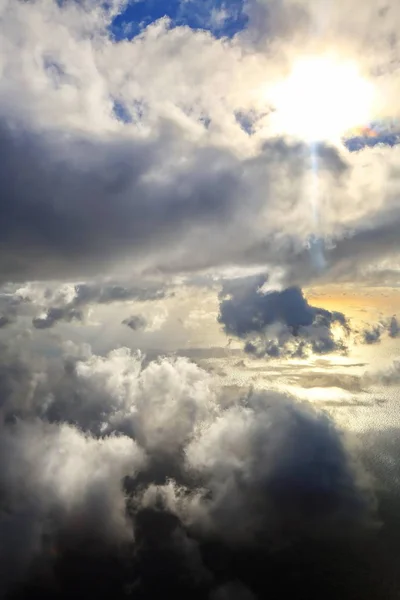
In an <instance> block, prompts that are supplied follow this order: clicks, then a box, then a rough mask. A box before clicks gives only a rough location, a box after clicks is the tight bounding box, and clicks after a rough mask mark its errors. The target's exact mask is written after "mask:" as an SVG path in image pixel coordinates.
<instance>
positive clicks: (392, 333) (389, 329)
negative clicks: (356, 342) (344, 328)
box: [360, 315, 400, 344]
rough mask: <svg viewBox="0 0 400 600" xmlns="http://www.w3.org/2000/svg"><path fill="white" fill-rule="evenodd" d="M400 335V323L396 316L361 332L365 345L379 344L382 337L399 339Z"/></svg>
mask: <svg viewBox="0 0 400 600" xmlns="http://www.w3.org/2000/svg"><path fill="white" fill-rule="evenodd" d="M399 333H400V328H399V323H398V320H397V317H396V315H393V317H391V318H388V319H383V320H381V321H380V323H378V324H377V325H373V326H372V327H367V328H366V329H364V330H363V331H361V334H360V337H361V342H362V343H364V344H378V343H380V341H381V339H382V336H388V337H391V338H397V337H398V335H399Z"/></svg>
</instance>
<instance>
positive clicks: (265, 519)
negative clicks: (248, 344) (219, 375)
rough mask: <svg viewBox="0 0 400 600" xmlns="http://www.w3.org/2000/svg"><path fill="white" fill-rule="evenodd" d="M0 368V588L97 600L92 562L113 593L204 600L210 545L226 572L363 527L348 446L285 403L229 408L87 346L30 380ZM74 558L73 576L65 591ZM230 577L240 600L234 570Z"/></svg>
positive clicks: (31, 372) (213, 387)
mask: <svg viewBox="0 0 400 600" xmlns="http://www.w3.org/2000/svg"><path fill="white" fill-rule="evenodd" d="M5 352H6V349H3V355H4V357H3V363H5V361H6V355H5V354H4V353H5ZM8 361H9V364H8V367H7V368H6V369H4V372H3V373H2V377H1V380H2V387H3V393H2V398H3V401H2V407H1V415H2V425H1V431H0V447H1V456H2V458H1V461H0V489H1V494H2V496H1V498H2V508H1V513H0V529H1V532H2V535H1V542H0V544H1V551H0V555H1V560H2V564H3V565H7V572H9V573H10V578H9V580H7V579H6V580H4V581H3V589H4V586H5V587H6V588H8V589H14V585H15V584H16V583H17V582H21V581H22V582H25V583H24V584H23V585H25V584H26V585H28V586H29V585H30V584H31V583H32V584H33V582H34V581H37V582H38V583H37V585H39V586H40V589H42V590H43V593H50V591H51V590H52V589H53V586H58V585H60V586H62V587H63V586H66V587H65V589H66V590H75V591H77V590H79V589H81V586H82V585H91V586H94V589H95V590H96V591H97V590H99V593H100V594H101V585H102V581H103V580H102V575H101V574H100V579H96V580H94V579H92V574H91V572H92V571H91V569H92V568H93V567H92V566H91V565H95V564H97V565H100V564H101V561H105V569H106V570H105V573H108V574H110V571H109V569H111V573H114V575H113V577H115V579H114V580H113V585H114V586H115V589H114V591H115V593H116V594H119V593H122V588H123V589H125V588H126V586H128V587H129V586H130V585H132V586H134V588H135V586H136V588H137V593H138V594H139V595H140V597H143V598H147V597H154V596H153V594H154V593H155V594H157V593H159V592H160V590H161V589H162V588H163V587H165V586H166V588H167V589H171V590H175V592H176V593H183V592H184V591H185V592H189V591H190V590H192V591H193V593H195V594H197V595H198V596H196V597H199V598H200V597H201V598H203V597H204V598H205V597H208V595H209V594H210V593H215V594H216V593H217V592H218V593H219V594H222V591H218V590H219V587H220V586H222V587H223V585H225V584H226V581H225V583H224V580H225V577H224V576H223V575H222V573H219V571H218V569H216V566H215V565H214V564H213V561H211V562H210V558H211V557H210V556H209V555H208V553H209V551H211V548H212V546H215V545H216V546H215V549H214V550H212V553H213V552H217V556H219V557H220V560H222V561H225V560H228V559H229V558H228V557H229V555H230V553H231V552H232V551H233V552H238V553H239V555H240V553H241V552H248V551H253V550H252V549H254V551H255V549H256V548H259V549H260V551H261V554H263V553H265V560H268V559H267V556H268V555H269V554H270V552H274V553H276V552H278V554H279V553H280V552H282V550H281V548H285V547H286V544H288V543H289V544H292V543H293V542H294V540H297V541H296V544H298V543H300V540H305V539H307V538H309V536H311V538H310V539H314V542H313V543H322V544H324V543H325V541H326V540H327V539H331V541H332V543H335V544H336V543H339V541H338V539H339V538H340V535H339V538H337V536H338V533H339V532H342V534H343V535H345V536H347V537H348V536H349V535H350V531H352V532H353V533H352V534H351V536H353V535H355V536H356V538H357V536H358V535H360V533H361V532H362V531H367V530H368V527H369V523H370V522H372V521H371V519H372V515H373V511H372V509H373V504H371V497H370V490H369V487H368V486H367V485H366V484H365V481H364V480H363V477H362V471H361V470H360V466H359V465H357V462H356V458H355V455H353V453H352V451H350V450H349V447H348V446H347V442H346V440H345V438H343V437H342V435H341V433H340V432H339V431H338V430H337V429H336V428H335V427H334V425H333V423H332V422H331V421H330V420H329V419H328V418H327V417H326V416H324V415H322V414H319V413H317V412H315V411H314V410H312V409H311V408H310V407H308V406H306V405H302V404H299V403H297V402H295V401H294V400H293V399H292V398H290V397H285V396H283V395H279V394H276V393H269V394H255V395H251V394H250V395H244V396H243V397H242V398H239V399H237V400H234V399H233V400H232V401H231V403H230V404H228V405H226V400H225V401H224V402H221V401H220V392H219V391H218V386H217V384H216V382H215V381H214V380H213V379H212V377H211V376H210V375H208V374H207V373H206V372H204V371H202V370H201V369H200V368H199V367H197V366H196V365H194V364H193V363H191V362H189V361H188V360H187V359H183V358H177V359H166V358H164V359H159V360H158V361H154V362H150V363H148V365H147V366H145V365H143V363H142V358H141V357H140V355H134V354H132V353H131V352H129V351H128V350H127V349H119V350H115V351H113V352H112V353H110V354H109V355H108V356H106V357H100V356H96V355H92V354H91V353H90V351H88V349H86V350H85V352H83V353H82V352H81V353H80V354H79V353H78V354H76V353H75V354H74V355H70V354H68V355H65V357H64V358H63V359H62V360H57V361H54V360H53V361H51V360H49V361H48V362H47V363H43V361H42V362H41V365H40V366H41V370H40V372H39V371H38V368H39V365H38V364H37V365H35V363H33V362H31V363H28V362H27V359H23V358H22V357H21V356H20V357H18V356H15V355H14V358H13V354H12V352H11V350H9V355H8ZM12 364H13V365H14V366H13V367H11V365H12ZM13 373H18V376H17V377H15V378H13ZM28 391H29V393H28ZM221 398H222V396H221ZM323 540H325V541H323ZM335 540H336V541H335ZM301 543H303V542H301ZM304 543H305V542H304ZM210 544H211V547H210V548H209V549H208V547H209V545H210ZM260 544H261V546H260ZM229 548H230V549H229ZM82 552H83V554H82ZM282 556H283V555H282ZM282 559H283V558H282ZM229 560H230V559H229ZM77 561H78V562H77ZM79 562H80V563H81V567H80V569H81V570H82V569H83V570H84V574H82V578H83V579H80V580H77V581H76V582H75V583H74V582H73V581H70V582H66V581H65V579H64V578H65V574H66V573H68V569H76V568H77V566H78V563H79ZM124 564H129V565H130V567H129V570H128V572H125V571H124ZM82 573H83V571H82ZM124 573H125V574H124ZM154 573H159V575H158V576H157V578H155V577H154ZM226 575H227V576H228V578H229V577H231V578H232V582H231V583H230V584H229V585H234V582H235V580H236V579H237V578H239V584H238V588H239V589H240V586H242V587H243V586H244V588H245V589H247V587H248V582H247V577H248V569H247V568H246V567H244V568H243V569H241V570H239V571H238V572H237V573H235V574H233V572H231V570H229V569H228V571H227V573H226ZM97 577H99V574H97V575H96V578H97ZM241 578H243V580H242V581H240V579H241ZM228 581H229V579H228ZM109 585H110V584H107V585H106V589H108V590H109V589H110V588H109ZM235 585H236V584H235ZM235 585H234V586H235ZM258 585H263V584H262V582H260V583H259V584H258ZM10 586H11V588H10ZM136 588H135V589H136ZM27 589H28V590H29V589H30V588H29V587H28V588H27ZM54 589H55V588H54ZM46 590H47V591H46ZM27 593H28V592H27ZM248 593H252V592H251V591H249V592H248Z"/></svg>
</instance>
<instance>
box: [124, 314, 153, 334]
mask: <svg viewBox="0 0 400 600" xmlns="http://www.w3.org/2000/svg"><path fill="white" fill-rule="evenodd" d="M122 324H123V325H127V326H128V327H129V328H130V329H132V330H133V331H137V330H138V329H144V328H145V327H146V325H147V321H146V319H145V318H144V317H142V316H141V315H132V316H131V317H128V319H124V320H123V321H122Z"/></svg>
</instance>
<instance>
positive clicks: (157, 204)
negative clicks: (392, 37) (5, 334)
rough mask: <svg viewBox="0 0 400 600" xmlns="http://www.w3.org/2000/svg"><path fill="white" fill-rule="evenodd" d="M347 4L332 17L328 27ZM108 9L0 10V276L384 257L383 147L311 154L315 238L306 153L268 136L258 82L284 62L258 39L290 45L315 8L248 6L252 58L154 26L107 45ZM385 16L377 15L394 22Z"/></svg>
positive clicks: (166, 25)
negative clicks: (0, 41) (314, 243)
mask: <svg viewBox="0 0 400 600" xmlns="http://www.w3.org/2000/svg"><path fill="white" fill-rule="evenodd" d="M107 6H108V5H107ZM344 8H345V7H344V5H343V4H342V3H340V7H339V10H337V9H336V8H335V10H333V9H332V8H331V9H330V10H331V11H332V12H333V14H334V15H335V17H336V16H337V15H339V14H340V10H342V11H344V13H343V14H347V12H348V11H347V10H344ZM122 9H123V3H117V2H115V3H112V4H110V5H109V7H108V8H107V7H101V6H99V5H98V4H97V3H93V2H85V3H84V4H83V3H78V4H77V3H76V2H67V3H62V5H59V4H57V3H56V2H51V3H49V2H45V1H43V0H40V1H39V0H37V1H36V2H29V3H27V2H4V3H3V5H2V8H1V15H2V21H1V22H2V27H3V30H2V33H3V35H4V38H5V39H6V40H7V43H6V44H5V47H4V51H3V55H2V69H3V81H4V85H3V88H2V93H1V96H0V148H2V150H3V152H2V154H4V155H5V156H7V160H4V161H3V162H2V165H1V168H0V179H1V180H2V182H3V190H4V193H3V196H2V214H3V218H2V224H1V227H2V230H1V232H0V233H1V239H2V256H3V257H5V256H7V260H5V259H4V258H3V260H2V261H0V279H1V280H2V281H9V280H20V281H21V280H33V279H42V278H46V279H49V278H50V279H54V278H55V277H57V278H59V279H64V280H71V279H81V278H83V279H86V278H87V276H88V275H89V274H99V273H104V272H109V271H112V270H113V269H116V268H117V267H118V264H119V263H120V262H121V261H123V264H124V265H126V264H129V268H130V269H131V270H132V271H135V270H136V271H139V272H144V271H151V272H156V271H161V272H164V273H165V272H182V271H184V272H186V273H192V272H193V271H196V270H201V269H224V268H226V267H227V266H231V265H239V266H245V267H248V266H252V267H254V266H257V267H259V268H265V265H266V264H267V265H270V266H271V268H281V269H282V268H283V269H284V271H285V272H287V281H288V285H292V284H293V283H294V282H297V283H298V284H299V285H303V284H304V282H307V281H309V280H310V279H312V278H315V277H326V278H330V279H331V280H332V279H337V278H338V277H344V276H345V275H346V274H348V273H349V271H351V272H352V274H353V275H354V273H360V269H361V267H363V266H366V265H367V264H370V262H371V255H373V258H374V259H378V258H379V257H383V256H387V255H392V254H396V252H397V247H396V245H395V244H394V241H393V239H394V236H392V235H391V233H390V232H389V231H384V229H387V228H388V223H390V226H391V227H392V228H393V231H394V230H395V229H396V231H397V228H398V226H397V224H398V221H399V215H398V211H397V208H396V204H395V201H394V198H395V197H396V189H397V178H396V169H397V166H396V165H397V164H398V152H397V151H396V150H395V149H394V150H393V152H390V153H388V154H387V160H386V161H384V163H382V161H380V159H379V155H380V153H381V150H380V149H378V150H374V149H371V152H368V153H367V154H363V157H358V156H356V157H353V156H349V154H348V153H347V152H346V151H345V150H344V149H341V148H336V147H330V146H329V145H328V146H327V145H320V146H318V148H317V150H316V152H317V154H318V162H319V173H318V176H319V185H320V191H321V197H320V202H319V204H320V206H319V210H320V213H321V215H323V218H321V219H320V223H319V225H318V229H319V231H317V232H316V231H315V229H316V224H315V219H314V215H313V211H312V210H311V207H310V204H309V183H308V182H309V179H310V176H311V175H310V156H309V149H308V147H307V145H304V144H301V143H297V142H295V141H294V140H291V139H283V138H271V136H270V135H271V132H270V126H269V122H268V113H269V111H270V108H271V107H270V106H269V104H270V102H269V97H268V93H269V87H268V86H266V75H265V74H266V73H268V74H269V75H268V78H267V79H268V82H271V85H273V83H274V82H275V81H277V80H279V79H280V78H281V77H282V73H283V72H284V71H283V68H284V67H285V64H286V59H284V58H283V57H282V53H276V52H275V46H274V45H273V44H272V41H273V40H272V38H274V36H275V37H276V39H278V38H279V43H280V44H281V45H282V44H286V43H287V44H288V48H289V47H291V46H290V43H289V38H290V36H291V35H292V33H293V32H294V31H297V30H302V27H303V24H305V23H313V24H316V23H318V22H319V16H318V14H316V12H317V13H318V12H319V11H315V9H314V8H313V7H312V6H311V5H310V4H308V3H307V4H306V3H296V5H295V6H294V5H293V3H292V2H289V3H288V2H284V3H267V4H265V3H264V4H263V3H257V2H250V3H248V11H249V13H251V12H252V11H255V13H254V14H255V15H257V14H258V15H260V14H265V15H266V17H265V18H261V17H260V16H259V17H256V16H255V17H254V19H250V21H251V22H253V23H255V22H256V21H255V19H257V23H258V25H259V27H260V28H262V29H263V31H264V34H267V36H269V39H270V41H271V46H269V47H266V46H265V45H261V46H260V47H259V48H258V49H255V48H252V50H251V51H250V50H249V47H248V45H247V42H246V37H245V34H244V33H243V35H239V36H235V37H234V38H233V39H232V40H227V39H224V40H223V39H215V38H214V37H213V36H212V35H211V34H210V33H209V32H204V31H192V30H190V28H188V27H173V26H171V23H170V22H168V21H167V20H160V21H159V22H157V23H155V24H152V25H151V26H149V27H148V28H147V29H146V30H145V31H143V32H142V33H141V34H140V35H139V36H136V37H135V38H133V39H132V40H131V41H127V40H125V41H121V42H118V43H117V42H116V41H115V40H114V39H113V38H112V37H110V34H109V30H108V25H109V24H110V22H111V21H112V18H113V15H115V14H116V12H118V10H122ZM374 10H375V9H374ZM394 10H395V7H394V6H392V7H391V9H390V10H389V11H387V13H388V14H386V13H385V15H384V16H382V17H380V18H379V23H385V24H386V25H385V26H391V25H392V23H393V20H392V19H393V12H394ZM260 11H261V13H260ZM355 12H356V11H355ZM375 12H376V11H375ZM364 13H368V15H369V16H368V22H369V19H370V18H372V14H373V10H372V9H370V8H368V9H367V8H363V9H362V10H361V9H360V11H357V14H363V15H364ZM390 13H392V17H390V16H388V15H389V14H390ZM343 14H342V15H341V19H340V23H341V26H342V29H340V28H338V27H336V25H337V23H336V22H335V19H334V18H333V19H332V21H331V20H330V21H329V27H331V26H332V27H333V24H334V23H335V31H336V33H338V35H339V34H340V35H339V38H338V39H340V40H342V38H343V35H342V34H345V32H346V31H347V29H346V27H343V21H342V16H343ZM302 15H306V16H305V17H304V18H303V17H302ZM307 15H308V16H307ZM300 17H301V18H300ZM350 21H351V22H352V25H354V21H353V20H352V19H350V18H349V20H348V22H350ZM362 23H364V21H362ZM306 29H307V31H309V29H308V26H307V28H306ZM374 31H375V32H376V28H375V30H374ZM22 32H23V35H22ZM26 32H28V33H26ZM284 32H286V34H284ZM352 33H354V32H352ZM28 34H29V35H28ZM371 35H372V34H371ZM285 36H286V37H285ZM353 37H355V36H348V39H350V38H351V39H353ZM22 38H23V40H24V41H23V43H20V40H21V39H22ZM325 39H326V38H325V35H324V41H325ZM377 43H378V42H377ZM343 44H344V42H343ZM183 47H184V48H185V52H182V51H181V49H182V48H183ZM343 47H344V46H343ZM371 47H372V46H371ZM289 54H290V52H289ZM36 55H37V60H36V59H35V60H33V58H32V57H33V56H36ZM357 56H364V54H363V53H360V52H358V53H357ZM166 63H168V69H166V68H165V64H166ZM132 64H135V70H134V72H133V71H132V68H131V65H132ZM148 73H151V77H149V76H148ZM177 78H179V85H176V81H177ZM244 79H246V82H247V83H246V86H243V80H244ZM388 95H389V96H390V97H397V94H394V93H392V92H390V93H389V92H388ZM115 103H119V105H121V106H124V107H125V108H124V110H126V112H127V114H128V115H129V119H127V120H125V122H121V120H119V119H118V118H116V116H115V110H114V108H115ZM238 115H239V116H240V115H241V117H239V118H238ZM249 116H250V121H251V123H252V125H251V128H250V129H251V132H250V133H249V131H246V129H247V130H249V128H248V127H247V128H246V127H244V128H243V123H244V122H246V119H247V120H248V117H249ZM366 161H367V162H368V163H370V164H371V165H372V166H371V170H369V169H365V168H364V164H365V162H366ZM385 181H390V185H384V183H383V182H385ZM299 190H301V193H299ZM244 198H246V201H245V202H244V200H243V199H244ZM312 234H314V235H318V238H321V240H322V242H323V244H324V246H325V247H326V269H325V271H324V272H323V273H321V272H320V271H319V270H318V269H315V268H314V267H315V266H313V265H312V264H311V263H312V261H311V259H310V252H309V249H308V245H309V244H308V241H309V239H310V236H311V235H312ZM205 240H206V243H204V242H205ZM322 242H321V243H322ZM260 265H262V267H260ZM49 321H51V319H50V320H49Z"/></svg>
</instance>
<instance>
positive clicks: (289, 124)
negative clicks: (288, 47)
mask: <svg viewBox="0 0 400 600" xmlns="http://www.w3.org/2000/svg"><path fill="white" fill-rule="evenodd" d="M272 96H273V98H272V100H273V102H274V106H275V109H276V112H275V117H274V128H276V129H277V131H278V132H279V133H287V134H290V135H294V136H297V137H301V138H303V139H307V140H331V141H336V140H338V139H340V137H341V136H342V135H344V133H345V132H346V131H348V130H349V129H352V128H354V127H357V126H360V125H363V124H364V123H367V122H368V121H369V120H370V119H371V118H372V111H373V104H374V88H373V86H372V84H371V83H370V82H368V81H367V80H366V79H364V78H363V77H362V76H361V74H360V72H359V70H358V68H357V65H356V64H355V63H353V62H343V61H339V60H337V59H335V58H333V57H330V56H320V57H309V58H302V59H300V60H298V61H296V62H295V63H294V65H293V68H292V71H291V73H290V75H289V77H288V78H287V79H286V80H285V81H283V82H281V83H280V84H278V85H277V86H276V87H275V88H274V90H273V92H272Z"/></svg>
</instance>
